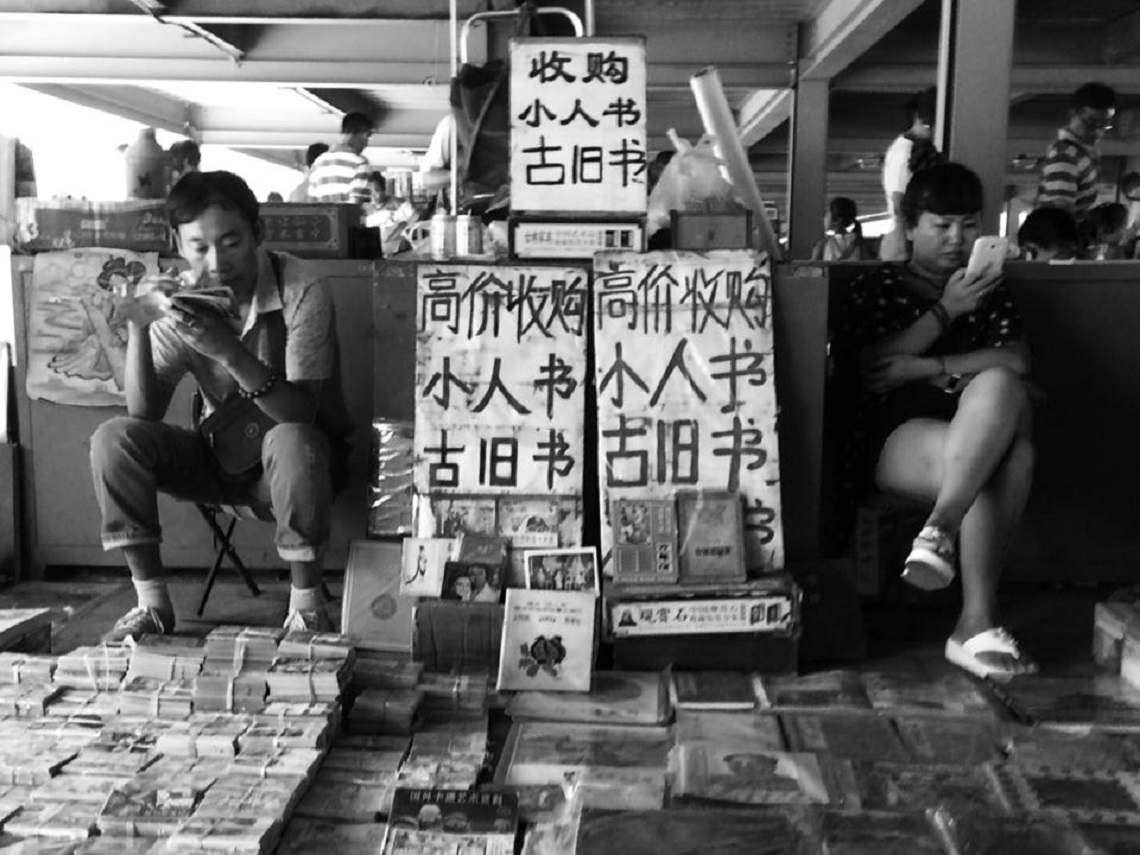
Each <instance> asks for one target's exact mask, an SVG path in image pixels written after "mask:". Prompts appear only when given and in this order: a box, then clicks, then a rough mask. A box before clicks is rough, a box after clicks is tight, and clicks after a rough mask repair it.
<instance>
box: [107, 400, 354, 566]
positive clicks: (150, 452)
mask: <svg viewBox="0 0 1140 855" xmlns="http://www.w3.org/2000/svg"><path fill="white" fill-rule="evenodd" d="M336 457H339V455H334V454H333V453H332V452H331V451H330V448H329V441H328V439H327V438H326V437H325V435H324V434H323V433H321V431H319V430H318V429H317V428H315V427H313V426H311V425H306V424H280V425H277V426H276V427H274V428H272V429H271V430H270V431H269V432H268V433H267V434H266V435H265V440H264V442H263V444H262V447H261V462H262V471H261V474H260V476H259V477H256V478H251V479H249V480H247V481H244V482H236V483H235V482H234V481H232V480H228V479H227V478H225V477H223V475H222V473H221V472H220V470H219V469H218V467H217V465H216V463H215V462H214V460H213V457H212V456H211V454H210V451H209V449H208V448H207V447H206V444H205V442H204V441H203V440H202V438H201V437H200V436H199V435H198V434H197V433H196V432H195V431H192V430H188V429H186V428H181V427H177V426H175V425H170V424H166V423H165V422H154V421H147V420H145V419H135V418H130V417H126V416H124V417H119V418H114V419H111V420H110V421H107V422H104V423H103V424H101V425H100V426H99V428H98V429H97V430H96V431H95V433H94V435H92V437H91V473H92V476H93V478H94V481H95V496H96V499H97V500H98V502H99V509H100V511H101V512H102V515H103V525H102V540H103V548H104V549H116V548H121V547H124V546H136V545H142V544H157V543H161V542H162V529H161V526H160V525H159V520H158V493H159V492H163V493H167V494H169V495H171V496H174V497H175V498H179V499H185V500H189V501H196V502H206V503H218V504H235V505H240V504H247V503H249V502H251V501H253V502H260V503H263V504H268V505H270V506H271V507H272V508H273V517H274V519H275V520H276V521H277V535H276V544H277V552H278V554H279V555H280V556H281V558H282V559H283V560H285V561H315V560H317V558H318V557H319V555H320V552H321V550H322V548H323V546H324V544H325V542H326V541H327V540H328V537H329V516H330V510H331V506H332V498H333V492H334V479H335V480H336V481H341V480H342V478H340V477H337V476H339V475H340V473H339V472H334V469H337V468H338V466H337V464H338V463H340V462H341V461H340V460H339V459H334V458H336Z"/></svg>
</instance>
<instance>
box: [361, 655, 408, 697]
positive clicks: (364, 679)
mask: <svg viewBox="0 0 1140 855" xmlns="http://www.w3.org/2000/svg"><path fill="white" fill-rule="evenodd" d="M423 670H424V666H423V663H422V662H413V661H412V660H411V659H408V658H407V657H406V656H405V657H400V656H398V655H396V654H385V653H381V652H373V651H366V650H362V651H360V652H359V653H358V654H357V657H356V665H355V666H354V667H353V671H352V686H353V688H359V689H414V688H415V687H416V685H417V684H418V683H419V682H420V675H421V674H422V673H423Z"/></svg>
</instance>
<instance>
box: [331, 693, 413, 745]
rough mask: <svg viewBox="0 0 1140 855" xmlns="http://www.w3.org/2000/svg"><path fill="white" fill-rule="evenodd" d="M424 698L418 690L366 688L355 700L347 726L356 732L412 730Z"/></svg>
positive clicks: (397, 732) (395, 732)
mask: <svg viewBox="0 0 1140 855" xmlns="http://www.w3.org/2000/svg"><path fill="white" fill-rule="evenodd" d="M422 700H423V693H422V692H421V691H419V690H418V689H411V690H408V689H365V690H364V691H362V692H361V693H360V694H359V695H357V696H356V699H355V700H354V701H353V703H352V709H351V710H350V711H349V714H348V727H349V729H350V730H351V731H352V732H353V733H374V734H405V733H411V732H412V722H413V720H414V719H415V715H416V711H417V710H418V709H419V707H420V702H421V701H422Z"/></svg>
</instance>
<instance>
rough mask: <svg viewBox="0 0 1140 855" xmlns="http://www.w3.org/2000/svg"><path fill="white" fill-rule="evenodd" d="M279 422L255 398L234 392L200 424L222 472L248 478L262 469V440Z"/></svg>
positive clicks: (230, 475)
mask: <svg viewBox="0 0 1140 855" xmlns="http://www.w3.org/2000/svg"><path fill="white" fill-rule="evenodd" d="M276 424H277V422H275V421H274V420H273V419H271V418H270V417H269V416H267V415H266V414H265V413H264V412H262V410H261V408H260V407H259V406H257V404H255V403H254V402H253V401H249V400H246V399H245V398H242V397H240V396H237V395H234V396H233V397H230V398H227V399H226V400H225V401H223V402H222V404H221V406H219V407H218V408H217V409H216V410H214V412H212V413H210V415H209V416H207V417H206V418H205V419H203V420H202V421H201V423H199V425H198V433H199V434H200V435H201V437H202V439H203V441H205V443H206V447H207V448H209V449H210V453H211V454H212V455H213V457H214V461H215V462H216V463H217V464H218V468H219V469H221V471H222V473H223V474H224V475H227V476H229V477H230V478H233V479H235V480H244V479H247V478H252V477H253V476H254V475H256V474H257V472H258V470H259V469H260V468H261V443H262V441H263V440H264V439H265V435H266V434H267V433H269V431H270V429H272V428H273V427H274V426H275V425H276Z"/></svg>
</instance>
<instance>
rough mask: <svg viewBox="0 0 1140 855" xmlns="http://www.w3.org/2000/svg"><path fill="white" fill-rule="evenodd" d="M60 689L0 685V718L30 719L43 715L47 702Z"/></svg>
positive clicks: (57, 687)
mask: <svg viewBox="0 0 1140 855" xmlns="http://www.w3.org/2000/svg"><path fill="white" fill-rule="evenodd" d="M60 691H61V687H59V686H53V685H50V684H49V685H46V686H42V685H35V684H11V685H5V684H0V718H30V717H33V716H35V717H39V716H42V715H44V713H45V711H46V709H47V705H48V702H49V701H51V699H52V698H54V697H55V696H56V695H58V694H59V692H60Z"/></svg>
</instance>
